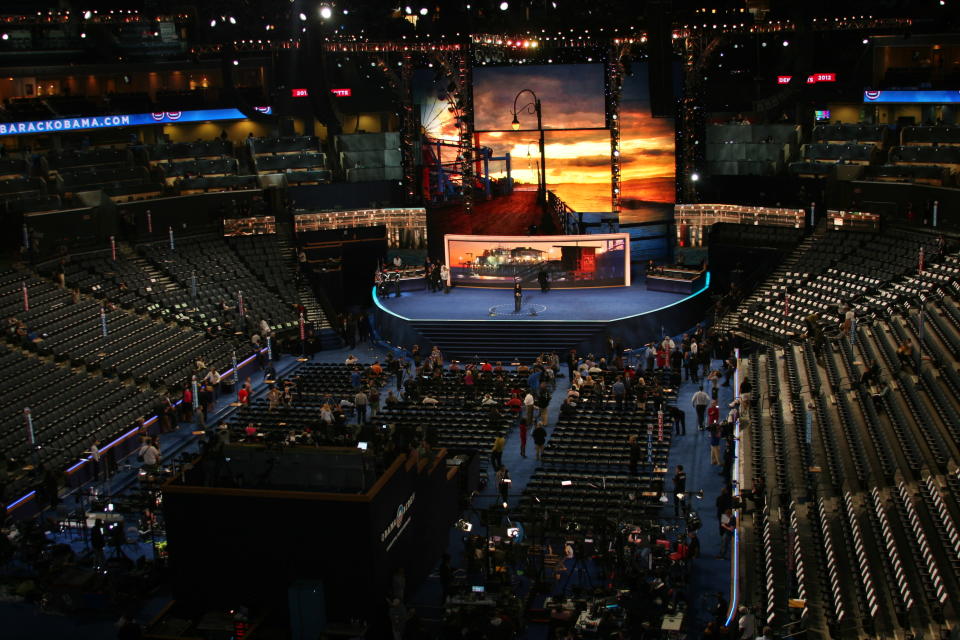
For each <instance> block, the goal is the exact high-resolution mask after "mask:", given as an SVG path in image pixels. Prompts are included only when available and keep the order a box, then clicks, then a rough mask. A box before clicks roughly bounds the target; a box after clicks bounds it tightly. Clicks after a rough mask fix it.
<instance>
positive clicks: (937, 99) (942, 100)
mask: <svg viewBox="0 0 960 640" xmlns="http://www.w3.org/2000/svg"><path fill="white" fill-rule="evenodd" d="M863 101H864V102H867V103H870V102H872V103H875V104H876V103H888V104H904V103H910V102H912V103H917V102H919V103H931V104H947V103H952V102H960V91H957V90H956V89H941V90H933V91H864V92H863Z"/></svg>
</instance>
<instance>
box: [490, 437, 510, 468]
mask: <svg viewBox="0 0 960 640" xmlns="http://www.w3.org/2000/svg"><path fill="white" fill-rule="evenodd" d="M506 444H507V440H506V438H504V437H503V434H501V435H499V436H497V437H496V438H494V440H493V446H492V447H491V448H490V463H491V464H492V465H493V468H494V469H499V468H500V467H502V466H503V448H504V447H505V446H506Z"/></svg>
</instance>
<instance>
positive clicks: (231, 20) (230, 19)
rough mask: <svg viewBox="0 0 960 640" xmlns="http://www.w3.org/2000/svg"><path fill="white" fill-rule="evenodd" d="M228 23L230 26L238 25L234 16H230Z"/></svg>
mask: <svg viewBox="0 0 960 640" xmlns="http://www.w3.org/2000/svg"><path fill="white" fill-rule="evenodd" d="M227 22H229V23H230V24H237V19H236V18H234V17H233V16H230V17H229V18H227Z"/></svg>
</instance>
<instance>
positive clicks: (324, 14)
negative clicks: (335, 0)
mask: <svg viewBox="0 0 960 640" xmlns="http://www.w3.org/2000/svg"><path fill="white" fill-rule="evenodd" d="M332 15H333V9H331V8H330V5H327V4H322V5H320V17H321V18H323V19H324V20H329V19H330V17H331V16H332Z"/></svg>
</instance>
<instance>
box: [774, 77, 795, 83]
mask: <svg viewBox="0 0 960 640" xmlns="http://www.w3.org/2000/svg"><path fill="white" fill-rule="evenodd" d="M791 80H793V76H777V84H790V81H791Z"/></svg>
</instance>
